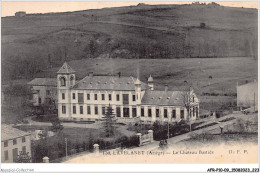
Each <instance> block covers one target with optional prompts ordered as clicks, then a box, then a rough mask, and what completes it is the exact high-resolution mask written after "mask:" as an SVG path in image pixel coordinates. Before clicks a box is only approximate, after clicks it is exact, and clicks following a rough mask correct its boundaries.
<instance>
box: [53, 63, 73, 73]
mask: <svg viewBox="0 0 260 173" xmlns="http://www.w3.org/2000/svg"><path fill="white" fill-rule="evenodd" d="M57 73H61V74H69V73H75V71H74V70H73V69H72V68H71V67H70V66H69V64H68V63H67V62H64V64H63V65H62V67H61V68H60V69H59V71H58V72H57Z"/></svg>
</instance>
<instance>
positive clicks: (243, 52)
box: [1, 5, 257, 79]
mask: <svg viewBox="0 0 260 173" xmlns="http://www.w3.org/2000/svg"><path fill="white" fill-rule="evenodd" d="M194 14H195V15H194ZM230 14H232V15H230ZM200 23H205V24H206V27H205V28H201V27H200ZM1 35H2V64H3V66H2V69H3V70H2V74H3V75H2V79H8V78H10V77H11V78H13V79H14V78H23V77H32V75H34V74H35V73H37V72H39V71H42V70H45V69H47V68H49V67H50V64H52V66H60V65H61V64H62V63H63V61H64V60H67V61H70V60H74V59H83V58H97V57H101V56H104V55H107V56H109V57H112V58H133V59H136V58H139V59H143V58H157V59H161V58H169V59H172V58H185V57H230V56H232V57H234V56H240V57H241V56H248V57H251V56H256V55H257V39H256V38H257V10H256V9H247V8H230V7H223V6H210V5H157V6H149V5H146V6H131V7H120V8H108V9H100V10H85V11H79V12H70V13H57V14H42V15H27V16H26V17H23V18H16V17H4V18H2V33H1ZM14 50H16V51H14Z"/></svg>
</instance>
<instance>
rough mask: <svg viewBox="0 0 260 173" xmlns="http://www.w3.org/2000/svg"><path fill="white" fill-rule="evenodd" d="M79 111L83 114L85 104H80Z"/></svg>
mask: <svg viewBox="0 0 260 173" xmlns="http://www.w3.org/2000/svg"><path fill="white" fill-rule="evenodd" d="M79 113H80V114H83V106H80V107H79Z"/></svg>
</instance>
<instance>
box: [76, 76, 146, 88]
mask: <svg viewBox="0 0 260 173" xmlns="http://www.w3.org/2000/svg"><path fill="white" fill-rule="evenodd" d="M136 80H137V79H136V78H134V77H132V76H130V77H124V76H121V77H118V76H92V77H91V76H86V77H85V78H83V79H82V80H81V81H79V82H77V83H76V84H75V85H74V86H73V87H72V89H88V90H119V91H131V90H135V81H136ZM140 83H141V89H142V90H144V89H146V87H147V84H145V83H143V82H140Z"/></svg>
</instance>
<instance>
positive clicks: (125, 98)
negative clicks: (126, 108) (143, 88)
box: [123, 94, 129, 105]
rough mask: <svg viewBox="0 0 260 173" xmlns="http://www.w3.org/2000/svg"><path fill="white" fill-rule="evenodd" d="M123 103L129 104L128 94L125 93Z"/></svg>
mask: <svg viewBox="0 0 260 173" xmlns="http://www.w3.org/2000/svg"><path fill="white" fill-rule="evenodd" d="M123 104H124V105H125V104H129V99H128V94H123Z"/></svg>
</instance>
